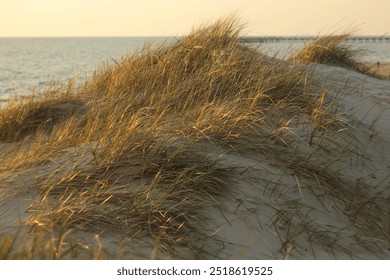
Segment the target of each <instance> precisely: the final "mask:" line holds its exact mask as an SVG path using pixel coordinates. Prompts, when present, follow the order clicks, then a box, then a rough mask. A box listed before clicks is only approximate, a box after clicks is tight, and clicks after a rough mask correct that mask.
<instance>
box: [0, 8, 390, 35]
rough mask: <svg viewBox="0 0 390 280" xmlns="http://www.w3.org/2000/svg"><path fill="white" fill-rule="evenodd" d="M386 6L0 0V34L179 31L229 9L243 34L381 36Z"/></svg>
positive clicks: (389, 26) (387, 29)
mask: <svg viewBox="0 0 390 280" xmlns="http://www.w3.org/2000/svg"><path fill="white" fill-rule="evenodd" d="M389 11H390V1H389V0H241V1H239V0H193V1H186V0H0V37H67V36H71V37H78V36H172V35H173V36H180V35H185V34H187V33H188V32H190V31H191V29H192V28H193V27H196V26H198V25H200V24H206V23H208V22H212V21H213V20H215V19H217V18H220V17H223V16H226V15H228V14H231V13H235V14H237V15H238V17H239V18H240V19H241V22H242V23H243V24H246V27H245V29H244V31H245V34H246V35H254V36H268V35H318V34H324V33H330V32H337V31H342V30H346V29H351V28H352V29H355V30H356V32H355V34H357V35H385V34H389V33H390V16H389Z"/></svg>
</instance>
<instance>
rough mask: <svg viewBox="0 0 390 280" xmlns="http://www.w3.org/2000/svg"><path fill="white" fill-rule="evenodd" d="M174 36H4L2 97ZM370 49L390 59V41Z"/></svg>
mask: <svg viewBox="0 0 390 280" xmlns="http://www.w3.org/2000/svg"><path fill="white" fill-rule="evenodd" d="M173 39H174V38H172V37H124V38H0V100H1V99H3V100H4V99H5V98H7V96H9V95H12V94H24V93H30V92H32V91H33V90H36V91H38V92H39V91H42V90H44V89H45V88H46V87H47V86H48V84H49V82H50V81H65V80H67V79H69V78H71V77H73V76H74V75H77V74H78V75H80V76H85V75H91V74H92V73H93V71H94V70H95V69H96V68H97V67H98V66H99V65H101V64H104V63H107V62H109V63H110V62H112V61H113V60H118V59H120V58H121V57H122V56H124V55H126V54H127V53H129V52H130V51H134V50H138V49H140V48H141V47H142V46H143V45H144V44H145V43H149V44H156V43H163V42H170V41H171V40H173ZM303 45H304V43H302V42H291V41H289V42H279V43H264V44H261V45H260V47H261V49H263V50H265V51H267V52H268V53H269V54H270V55H274V54H278V55H279V56H281V57H283V56H286V54H288V53H289V52H291V51H293V50H296V49H299V48H301V47H303ZM354 47H356V48H357V49H363V50H369V52H366V53H365V55H364V56H363V57H362V59H363V60H366V61H370V62H376V61H381V62H390V43H355V44H354Z"/></svg>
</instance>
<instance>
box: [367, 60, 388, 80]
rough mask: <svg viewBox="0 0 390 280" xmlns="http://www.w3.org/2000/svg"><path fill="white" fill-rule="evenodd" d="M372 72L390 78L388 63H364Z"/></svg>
mask: <svg viewBox="0 0 390 280" xmlns="http://www.w3.org/2000/svg"><path fill="white" fill-rule="evenodd" d="M365 65H366V66H367V67H368V68H369V69H370V70H371V71H372V72H373V73H375V74H378V75H380V76H383V77H384V78H385V79H390V63H379V65H378V64H377V63H366V64H365Z"/></svg>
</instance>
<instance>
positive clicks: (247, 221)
mask: <svg viewBox="0 0 390 280" xmlns="http://www.w3.org/2000/svg"><path fill="white" fill-rule="evenodd" d="M237 34H239V30H237V29H236V28H235V27H234V24H232V21H231V20H228V21H222V22H219V23H217V24H216V25H214V26H211V27H208V28H205V29H200V30H199V31H195V32H194V33H193V34H190V35H189V37H188V38H184V39H183V40H182V41H180V42H179V43H177V44H176V45H173V46H168V47H164V48H162V49H158V50H155V51H151V50H149V49H147V50H146V51H145V53H143V54H142V55H139V56H135V57H130V58H127V60H126V59H125V60H124V61H123V64H121V65H120V66H118V67H117V68H116V66H111V67H108V68H107V69H104V70H102V72H101V73H100V74H99V73H98V74H96V76H95V77H94V78H93V79H92V81H91V82H90V84H88V85H87V86H84V87H81V88H78V89H75V92H76V93H75V94H74V95H70V94H69V92H68V93H67V95H66V96H67V98H69V99H70V100H71V101H69V102H65V103H64V101H63V99H60V101H58V102H57V101H56V100H58V96H62V97H63V96H64V93H62V92H60V93H56V94H55V95H54V99H53V97H50V96H49V97H48V98H49V100H50V98H52V99H51V101H50V102H48V101H47V100H46V101H45V103H44V104H45V106H42V105H41V103H40V101H37V103H31V104H30V103H28V104H27V105H15V106H16V107H10V108H11V109H8V110H9V111H7V112H4V111H3V113H2V117H3V124H2V128H3V131H5V130H6V129H7V133H5V132H4V133H3V134H1V139H2V140H1V142H0V151H1V160H2V162H3V164H2V166H1V167H0V256H1V257H2V258H17V259H19V258H40V257H43V258H75V259H78V258H137V259H138V258H141V259H143V258H146V259H149V258H162V259H164V258H178V259H199V258H200V259H389V258H390V232H389V228H390V224H389V221H390V220H389V215H390V211H389V205H390V200H389V199H390V188H389V186H390V81H386V80H380V79H377V78H374V77H370V76H367V75H364V74H361V73H357V72H355V71H353V70H350V69H344V68H341V67H337V66H329V65H324V64H316V63H309V64H305V63H295V62H288V61H279V60H276V59H272V58H267V57H265V56H264V55H263V54H261V53H259V52H257V51H255V50H252V49H249V48H247V47H244V46H242V45H240V44H239V43H238V40H237ZM180 62H181V63H180ZM141 66H142V67H144V68H141ZM148 79H149V80H148ZM149 89H150V92H149ZM68 91H69V90H68ZM160 93H161V95H160ZM58 94H59V95H58ZM132 94H134V95H132ZM53 100H54V101H53ZM48 104H49V105H48ZM75 104H78V105H77V106H76V105H75ZM23 106H27V107H26V108H27V109H21V108H25V107H23ZM30 107H33V108H34V110H33V112H35V113H37V112H39V120H40V121H39V122H38V121H37V122H33V121H32V120H31V118H30V119H28V120H26V119H25V118H24V116H25V115H28V114H27V113H23V112H24V111H23V110H27V111H28V112H30V111H29V110H30V109H29V108H30ZM15 108H16V109H15ZM48 108H49V109H48ZM53 108H54V109H53ZM80 108H81V109H80ZM134 108H137V110H135V109H134ZM14 110H16V111H14ZM56 110H57V111H60V112H61V118H60V119H57V118H56V117H53V115H52V114H54V115H55V116H57V114H55V112H56ZM47 111H49V112H50V113H44V112H47ZM15 112H16V113H15ZM4 116H8V119H7V121H4V119H5V117H4ZM29 116H31V115H29ZM34 116H35V115H34ZM13 120H18V121H17V122H16V121H15V122H14V123H13V122H12V121H13ZM26 122H27V124H28V125H27V126H26V125H25V123H26ZM10 124H11V125H10ZM21 131H22V132H23V134H20V132H21ZM18 232H19V233H18ZM14 238H15V242H14V241H13V240H14Z"/></svg>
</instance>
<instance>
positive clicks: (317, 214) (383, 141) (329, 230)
mask: <svg viewBox="0 0 390 280" xmlns="http://www.w3.org/2000/svg"><path fill="white" fill-rule="evenodd" d="M313 67H314V75H315V77H316V78H318V79H319V80H321V81H322V82H323V84H324V85H325V86H326V87H327V88H328V89H329V92H330V95H329V96H328V98H329V99H331V100H333V102H337V103H338V104H340V113H339V114H340V115H339V116H340V118H345V119H349V120H353V121H351V123H354V124H355V125H354V126H351V127H350V129H349V130H348V131H346V132H345V134H344V135H343V138H342V140H338V141H345V145H344V147H345V150H343V151H339V150H332V148H333V147H332V145H331V140H332V139H330V140H329V146H328V148H329V151H326V150H324V151H323V152H322V153H323V159H324V162H323V164H324V165H326V164H327V165H329V170H331V171H332V172H335V174H336V173H337V174H339V173H341V174H342V177H343V178H344V179H345V180H346V181H348V182H355V183H356V185H355V186H356V187H358V186H363V187H362V188H364V190H362V191H364V192H366V193H367V194H369V195H370V196H373V197H375V196H376V195H377V196H378V197H379V196H380V197H384V198H386V197H389V196H390V188H389V186H390V81H384V80H379V79H376V78H372V77H368V76H365V75H362V74H359V73H356V72H353V71H350V70H346V69H343V68H340V67H333V66H326V65H315V64H313ZM379 71H380V73H381V74H383V75H388V74H390V64H386V65H380V68H379ZM304 121H305V120H304V119H299V116H297V119H296V127H295V130H294V131H292V132H291V135H290V139H291V143H292V145H295V146H294V147H295V149H296V151H297V153H301V154H305V153H308V152H310V151H311V150H312V149H313V147H311V146H309V145H307V144H303V143H302V141H301V138H302V137H303V136H304V135H305V133H307V132H306V128H305V125H302V123H303V122H304ZM286 133H288V132H286ZM12 145H13V144H9V143H3V144H1V146H0V148H1V151H2V152H3V153H6V151H7V150H8V149H12V148H15V147H13V146H12ZM355 148H356V149H357V150H358V151H359V154H358V155H357V154H356V153H355V152H354V150H353V149H355ZM81 149H83V148H81ZM73 150H77V149H76V148H75V149H73ZM79 151H80V149H79ZM200 152H201V153H205V154H207V155H208V156H210V157H212V158H219V159H221V164H222V165H224V166H228V167H232V168H234V170H235V172H234V173H233V174H232V176H233V179H232V182H231V184H232V185H233V186H234V188H233V189H235V195H234V196H232V197H230V198H227V199H226V200H225V201H220V202H218V203H216V205H215V206H210V208H209V209H204V211H205V213H207V216H208V217H209V220H208V221H205V224H206V228H207V231H208V233H209V239H208V240H203V241H202V242H204V247H205V248H210V249H211V251H214V252H215V256H212V257H211V258H222V259H390V241H389V240H388V239H387V240H386V239H385V238H384V237H383V235H380V234H378V235H377V240H362V239H363V238H364V236H376V232H375V231H376V230H377V229H376V228H375V227H372V229H371V225H370V224H367V228H366V229H365V228H358V227H357V226H356V224H355V222H356V221H353V218H352V216H350V213H349V212H348V211H347V210H346V209H347V208H348V205H347V206H345V205H344V206H343V205H342V202H340V201H336V200H334V199H332V198H331V197H330V196H328V195H326V193H325V191H323V193H321V192H322V190H320V189H310V188H308V187H304V186H305V184H304V183H305V182H301V181H299V180H298V177H297V175H296V174H294V172H292V170H291V169H289V168H288V167H286V166H281V165H280V162H279V161H278V159H277V158H275V157H270V156H268V157H267V156H265V155H261V154H256V153H253V152H252V151H251V150H248V151H237V152H236V153H232V152H227V151H226V150H224V149H223V148H222V147H218V146H206V147H203V149H200ZM72 153H73V152H72V149H68V150H66V151H63V153H62V154H61V155H60V156H59V157H58V158H57V159H54V160H53V161H52V162H47V163H45V164H44V165H42V166H38V167H34V168H31V169H28V170H24V169H21V170H17V171H15V172H13V173H10V174H3V175H1V177H0V190H1V193H0V221H1V222H0V234H2V233H5V232H12V231H14V230H16V229H17V228H18V227H19V225H21V224H23V221H25V220H26V219H27V218H28V217H29V215H31V212H29V206H30V204H31V203H32V201H33V199H34V194H33V193H31V192H30V191H29V190H28V185H29V184H30V183H31V182H32V181H39V180H43V178H45V176H46V175H47V174H51V173H52V172H53V170H55V168H56V167H57V166H58V165H60V163H59V162H58V161H61V160H64V162H65V161H66V159H67V158H72V157H74V154H72ZM336 153H339V156H338V157H336V158H335V154H336ZM90 160H91V159H89V158H88V157H84V158H80V157H78V158H76V159H75V161H77V162H74V163H73V164H75V165H80V164H86V165H87V164H88V162H89V161H90ZM331 160H334V162H331ZM351 162H353V164H351ZM350 191H353V190H350ZM387 202H388V201H387ZM387 202H385V203H387ZM356 203H357V202H356ZM362 205H363V204H362ZM362 207H365V208H367V207H368V206H367V205H366V206H364V205H363V206H362ZM372 211H375V209H372ZM368 214H371V213H368ZM380 214H381V213H379V214H378V215H380ZM372 222H373V223H375V221H372ZM389 227H390V224H389ZM286 229H287V230H286ZM365 230H367V234H366V235H362V234H361V232H363V231H365ZM370 230H372V231H370ZM87 236H88V234H87ZM90 238H91V240H92V239H93V238H92V237H90ZM102 239H103V242H106V243H107V244H111V245H112V247H113V248H114V247H115V244H117V242H118V240H117V239H116V238H115V237H114V236H108V237H107V236H104V235H102ZM91 242H92V241H91ZM140 242H141V241H140ZM141 243H142V242H141ZM145 244H146V245H144V246H145V247H140V246H139V244H138V245H137V246H138V247H137V246H135V245H134V248H133V250H134V251H135V252H137V253H138V254H139V255H142V254H145V255H146V257H148V254H149V253H148V252H149V250H150V247H149V246H150V245H147V244H148V243H147V242H145ZM373 248H374V249H373ZM183 250H184V249H183ZM145 252H146V253H145ZM186 254H187V257H188V258H193V256H192V255H191V252H187V253H185V252H184V253H183V255H184V256H185V255H186ZM160 257H164V256H161V255H160ZM165 257H169V256H165Z"/></svg>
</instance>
